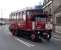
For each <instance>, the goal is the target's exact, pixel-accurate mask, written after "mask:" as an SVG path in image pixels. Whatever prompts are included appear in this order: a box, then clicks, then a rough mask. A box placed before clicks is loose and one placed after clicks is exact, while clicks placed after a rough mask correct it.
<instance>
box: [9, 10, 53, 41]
mask: <svg viewBox="0 0 61 50" xmlns="http://www.w3.org/2000/svg"><path fill="white" fill-rule="evenodd" d="M10 20H11V23H10V26H9V29H10V31H11V32H12V34H13V35H16V36H17V35H18V36H19V35H20V36H28V37H30V38H31V40H33V41H34V40H35V39H41V38H43V39H46V40H50V39H51V33H52V24H51V23H50V22H48V14H47V13H44V12H43V10H42V9H30V10H23V11H19V12H15V13H14V12H13V13H11V14H10Z"/></svg>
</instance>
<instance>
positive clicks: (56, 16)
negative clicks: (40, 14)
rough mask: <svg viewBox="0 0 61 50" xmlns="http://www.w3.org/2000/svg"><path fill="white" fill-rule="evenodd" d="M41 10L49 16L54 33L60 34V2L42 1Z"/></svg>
mask: <svg viewBox="0 0 61 50" xmlns="http://www.w3.org/2000/svg"><path fill="white" fill-rule="evenodd" d="M43 9H44V11H48V13H49V14H51V16H50V17H51V19H52V21H53V24H54V28H55V32H58V33H61V0H44V6H43Z"/></svg>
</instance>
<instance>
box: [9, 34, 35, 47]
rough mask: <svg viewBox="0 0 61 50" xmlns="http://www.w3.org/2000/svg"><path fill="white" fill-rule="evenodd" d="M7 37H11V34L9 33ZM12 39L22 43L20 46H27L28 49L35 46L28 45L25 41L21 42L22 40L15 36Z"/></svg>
mask: <svg viewBox="0 0 61 50" xmlns="http://www.w3.org/2000/svg"><path fill="white" fill-rule="evenodd" d="M9 35H10V36H12V34H11V33H9ZM13 38H14V39H15V40H17V41H18V42H20V43H22V44H24V45H26V46H28V47H34V46H35V45H34V44H30V43H28V42H25V41H23V40H21V39H19V38H17V37H15V36H13Z"/></svg>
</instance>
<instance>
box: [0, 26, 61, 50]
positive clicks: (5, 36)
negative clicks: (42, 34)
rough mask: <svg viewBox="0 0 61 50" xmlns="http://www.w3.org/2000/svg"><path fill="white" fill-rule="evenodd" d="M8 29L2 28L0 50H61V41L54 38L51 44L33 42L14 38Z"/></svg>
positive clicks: (0, 29)
mask: <svg viewBox="0 0 61 50" xmlns="http://www.w3.org/2000/svg"><path fill="white" fill-rule="evenodd" d="M8 27H9V26H8V25H5V26H0V50H61V40H57V39H55V38H54V37H52V39H51V41H50V42H47V41H43V42H32V41H31V40H28V39H26V38H21V37H20V38H18V37H14V36H12V35H11V32H10V31H9V29H8Z"/></svg>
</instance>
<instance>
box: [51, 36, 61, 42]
mask: <svg viewBox="0 0 61 50" xmlns="http://www.w3.org/2000/svg"><path fill="white" fill-rule="evenodd" d="M52 39H53V40H57V41H61V39H57V38H54V37H52Z"/></svg>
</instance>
